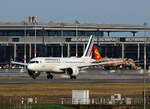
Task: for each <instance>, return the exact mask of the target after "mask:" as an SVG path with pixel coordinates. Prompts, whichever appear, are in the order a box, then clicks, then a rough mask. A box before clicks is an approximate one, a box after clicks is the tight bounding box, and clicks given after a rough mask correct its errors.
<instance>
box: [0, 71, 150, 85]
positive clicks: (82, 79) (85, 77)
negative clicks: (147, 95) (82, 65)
mask: <svg viewBox="0 0 150 109" xmlns="http://www.w3.org/2000/svg"><path fill="white" fill-rule="evenodd" d="M63 82H69V83H77V82H78V83H87V82H93V83H94V82H101V83H111V82H112V83H118V82H137V83H138V82H143V73H142V71H140V70H122V71H120V70H119V71H116V70H110V71H109V70H108V71H105V70H100V69H88V70H85V71H82V72H81V73H80V74H79V76H77V79H76V80H71V79H69V76H67V75H61V76H60V75H54V79H47V78H46V74H41V75H40V77H38V78H37V79H32V78H31V77H29V75H28V73H16V72H12V71H11V72H1V73H0V84H4V83H9V84H15V83H16V84H31V83H63ZM146 82H150V74H149V73H146Z"/></svg>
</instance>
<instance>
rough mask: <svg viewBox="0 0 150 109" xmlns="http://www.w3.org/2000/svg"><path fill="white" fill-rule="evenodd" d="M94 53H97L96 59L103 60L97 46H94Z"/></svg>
mask: <svg viewBox="0 0 150 109" xmlns="http://www.w3.org/2000/svg"><path fill="white" fill-rule="evenodd" d="M94 54H95V59H96V60H101V59H102V57H101V55H100V53H99V51H98V49H97V47H96V46H94Z"/></svg>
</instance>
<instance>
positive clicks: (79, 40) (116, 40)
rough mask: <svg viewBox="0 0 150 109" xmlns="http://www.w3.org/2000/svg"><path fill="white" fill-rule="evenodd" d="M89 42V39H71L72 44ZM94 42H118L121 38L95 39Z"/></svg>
mask: <svg viewBox="0 0 150 109" xmlns="http://www.w3.org/2000/svg"><path fill="white" fill-rule="evenodd" d="M88 40H89V37H77V38H76V37H73V38H71V42H87V41H88ZM94 41H100V42H118V41H119V38H111V37H106V38H104V37H94Z"/></svg>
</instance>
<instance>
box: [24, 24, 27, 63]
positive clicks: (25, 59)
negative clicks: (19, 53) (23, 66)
mask: <svg viewBox="0 0 150 109" xmlns="http://www.w3.org/2000/svg"><path fill="white" fill-rule="evenodd" d="M26 25H27V23H26V22H24V41H25V43H24V63H27V53H26V43H27V38H26V36H27V34H26Z"/></svg>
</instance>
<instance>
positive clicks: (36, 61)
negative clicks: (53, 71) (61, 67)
mask: <svg viewBox="0 0 150 109" xmlns="http://www.w3.org/2000/svg"><path fill="white" fill-rule="evenodd" d="M31 63H39V61H30V64H31Z"/></svg>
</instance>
